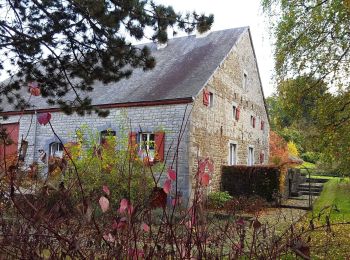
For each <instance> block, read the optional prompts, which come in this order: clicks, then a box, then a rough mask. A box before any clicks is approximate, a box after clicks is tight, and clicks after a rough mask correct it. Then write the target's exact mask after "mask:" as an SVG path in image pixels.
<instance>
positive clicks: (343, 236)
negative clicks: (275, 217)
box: [302, 177, 350, 259]
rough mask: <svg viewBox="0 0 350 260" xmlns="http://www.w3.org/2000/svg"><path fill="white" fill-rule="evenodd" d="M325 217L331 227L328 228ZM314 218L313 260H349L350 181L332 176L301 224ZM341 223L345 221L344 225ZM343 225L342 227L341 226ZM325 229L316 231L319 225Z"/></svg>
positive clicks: (305, 223)
mask: <svg viewBox="0 0 350 260" xmlns="http://www.w3.org/2000/svg"><path fill="white" fill-rule="evenodd" d="M327 216H328V217H329V220H330V223H331V224H330V226H329V227H327ZM311 219H313V222H314V225H315V227H316V229H315V231H312V232H311V233H309V234H307V236H306V237H305V239H308V236H310V238H311V241H310V245H311V258H312V259H349V257H350V180H349V178H338V177H332V178H330V180H329V181H328V182H327V183H326V184H325V185H324V189H323V191H322V193H321V196H320V197H319V198H318V199H317V201H316V202H315V204H314V209H313V212H310V213H309V214H308V215H307V217H306V218H305V219H304V220H303V221H302V223H303V225H304V227H305V226H308V225H309V223H310V220H311ZM344 222H348V223H347V224H344ZM341 223H343V224H341ZM322 225H323V226H324V227H321V228H317V227H319V226H322Z"/></svg>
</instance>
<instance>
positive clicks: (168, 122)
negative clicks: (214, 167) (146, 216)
mask: <svg viewBox="0 0 350 260" xmlns="http://www.w3.org/2000/svg"><path fill="white" fill-rule="evenodd" d="M188 106H190V107H191V105H185V104H179V105H162V106H147V107H128V108H113V109H110V115H109V116H108V117H106V118H99V117H98V116H96V115H90V116H84V117H81V116H77V115H69V116H67V115H64V114H63V113H60V112H53V113H51V114H52V119H51V124H52V126H53V128H54V130H55V132H56V133H57V134H58V136H59V137H60V138H61V139H62V140H63V142H70V141H75V138H76V137H75V131H76V130H77V129H78V128H79V127H81V126H82V125H87V126H88V127H89V128H90V129H91V130H93V131H95V132H96V133H97V132H99V131H103V130H106V129H108V128H112V129H113V130H115V131H116V132H117V135H118V132H120V131H121V129H123V128H124V129H127V130H126V131H130V129H132V131H133V132H139V131H141V130H140V129H142V131H143V132H154V131H156V130H160V129H161V130H164V131H165V156H167V158H166V161H167V164H168V165H170V164H171V163H172V161H173V158H174V153H175V151H176V146H177V141H178V137H179V132H180V128H181V125H182V122H183V118H184V114H186V116H185V119H186V118H187V117H188V114H189V111H190V108H189V107H188ZM18 121H19V122H20V129H19V140H21V138H22V137H23V138H25V139H26V140H27V141H28V143H29V147H28V151H27V155H26V158H25V160H26V161H25V163H26V165H27V166H28V165H29V164H31V163H32V162H34V161H38V157H39V153H38V150H39V149H43V150H44V151H45V152H46V153H47V154H49V151H48V149H49V144H50V143H52V142H54V141H57V140H56V138H55V136H54V134H53V132H52V130H51V128H50V126H49V125H46V126H43V125H39V124H37V123H36V122H37V120H36V117H35V115H28V114H27V115H23V116H21V117H20V116H10V117H9V118H8V119H7V120H5V121H2V122H0V123H12V122H18ZM124 131H125V130H124ZM182 132H183V134H182V141H181V143H180V146H179V157H178V160H177V162H178V170H177V171H178V176H179V187H180V190H182V191H183V193H184V196H187V195H188V192H189V191H188V189H189V185H188V183H189V182H188V172H189V169H188V150H187V143H188V128H186V129H185V130H183V131H182ZM168 151H169V152H168ZM164 175H166V174H164Z"/></svg>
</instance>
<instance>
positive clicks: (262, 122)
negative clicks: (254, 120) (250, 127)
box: [260, 120, 265, 130]
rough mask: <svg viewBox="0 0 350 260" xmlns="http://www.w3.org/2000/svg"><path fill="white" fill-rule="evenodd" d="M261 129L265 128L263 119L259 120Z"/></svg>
mask: <svg viewBox="0 0 350 260" xmlns="http://www.w3.org/2000/svg"><path fill="white" fill-rule="evenodd" d="M260 128H261V130H264V129H265V122H264V121H263V120H261V126H260Z"/></svg>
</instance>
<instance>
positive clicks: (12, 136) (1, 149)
mask: <svg viewBox="0 0 350 260" xmlns="http://www.w3.org/2000/svg"><path fill="white" fill-rule="evenodd" d="M0 131H1V132H2V133H3V134H5V131H6V134H7V139H6V140H5V144H7V145H4V143H3V142H4V140H0V160H1V161H3V160H4V156H6V158H10V157H13V156H17V152H18V150H17V149H18V135H19V124H18V123H13V124H3V125H1V126H0Z"/></svg>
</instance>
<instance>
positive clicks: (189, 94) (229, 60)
mask: <svg viewBox="0 0 350 260" xmlns="http://www.w3.org/2000/svg"><path fill="white" fill-rule="evenodd" d="M149 47H150V49H151V51H152V53H153V55H154V57H155V58H156V62H157V65H156V67H155V68H154V69H153V70H151V71H147V72H144V71H142V70H135V71H134V72H133V74H132V76H131V77H130V78H129V79H127V80H121V81H119V82H117V83H111V84H108V85H103V84H102V83H96V84H95V85H94V91H93V92H92V93H91V94H90V95H91V96H92V97H93V105H95V106H98V107H101V108H106V109H109V110H110V114H109V116H108V117H106V118H99V117H98V116H97V115H86V116H78V115H69V116H68V115H65V114H63V113H62V112H60V111H59V109H58V108H56V107H49V106H48V105H47V103H46V102H45V100H44V99H43V98H41V97H40V96H32V99H31V101H32V103H33V105H34V107H33V108H32V109H28V110H25V111H15V110H13V109H12V107H10V106H5V109H4V111H3V112H2V113H1V114H2V115H6V116H7V119H6V120H2V121H1V127H2V128H5V129H8V130H10V132H11V138H12V139H13V140H14V144H12V145H10V146H7V147H6V149H5V150H7V154H8V153H9V152H13V151H16V150H17V148H18V147H19V146H20V143H21V140H22V139H25V140H26V144H27V146H26V154H25V158H24V159H25V163H26V165H29V164H31V163H32V162H35V161H38V160H39V156H40V153H43V152H44V153H46V154H48V155H49V156H60V154H61V153H62V147H61V146H60V144H59V143H58V140H57V139H56V138H55V136H54V135H53V133H52V131H51V129H50V127H49V126H48V125H46V126H43V125H39V124H38V123H37V120H36V118H35V117H36V114H38V113H42V112H50V113H51V115H52V119H51V124H52V126H53V127H54V129H55V131H56V132H57V134H58V135H59V136H60V137H61V138H62V140H63V142H70V141H74V132H75V131H76V129H78V128H79V127H80V126H81V125H82V124H88V125H89V126H90V127H91V128H93V129H95V130H96V131H99V132H100V136H101V142H102V141H103V138H104V135H105V134H106V130H107V129H109V130H110V132H111V133H112V134H118V131H120V129H121V128H120V124H121V122H124V121H123V118H125V115H126V116H127V119H128V127H129V129H130V130H129V132H130V138H133V140H134V141H136V142H137V143H139V144H140V143H144V144H145V143H146V142H144V141H148V142H147V143H148V144H150V143H153V144H155V145H148V146H147V148H145V147H143V148H140V149H148V152H149V153H150V157H154V156H155V155H157V156H158V158H157V159H158V160H160V161H165V162H166V163H167V164H169V165H170V164H171V162H172V160H173V158H174V153H175V151H176V148H175V147H177V146H178V160H177V162H178V164H177V173H178V177H179V184H178V187H179V189H180V190H181V191H182V192H183V194H184V196H190V192H191V183H192V181H191V180H192V176H193V174H194V173H195V172H196V171H197V162H198V159H199V158H207V157H209V158H210V159H212V160H213V162H214V175H213V176H211V181H210V186H209V187H210V190H217V189H219V188H220V181H221V165H227V164H229V165H230V164H231V165H232V164H244V165H254V164H267V162H268V154H269V150H268V147H269V120H268V114H267V110H266V103H265V99H264V94H263V89H262V85H261V80H260V76H259V71H258V67H257V62H256V57H255V53H254V48H253V44H252V39H251V34H250V29H249V28H248V27H243V28H235V29H228V30H222V31H216V32H210V33H208V34H206V35H201V36H196V35H191V36H186V37H179V38H174V39H171V40H169V42H168V44H167V46H157V45H156V44H154V43H151V44H149ZM26 93H27V91H26ZM33 118H34V119H33ZM1 150H3V149H1ZM0 153H2V152H0ZM0 155H1V156H2V157H3V155H2V154H0ZM152 159H153V158H151V160H152Z"/></svg>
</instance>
